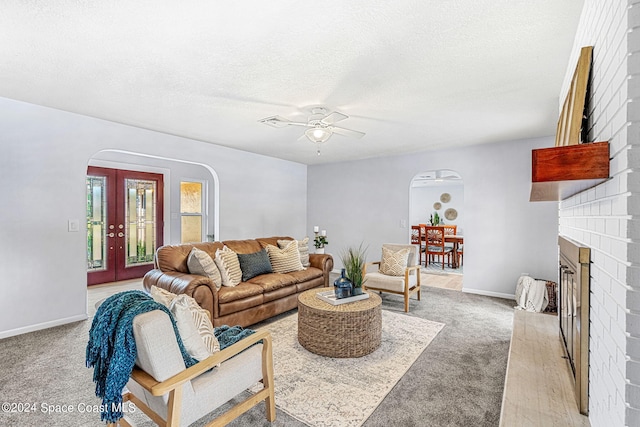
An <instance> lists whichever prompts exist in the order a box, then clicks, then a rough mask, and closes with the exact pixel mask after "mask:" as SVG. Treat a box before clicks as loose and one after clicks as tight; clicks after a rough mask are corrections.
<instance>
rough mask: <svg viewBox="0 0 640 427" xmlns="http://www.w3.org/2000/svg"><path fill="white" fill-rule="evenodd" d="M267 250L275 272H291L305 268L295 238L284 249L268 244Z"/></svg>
mask: <svg viewBox="0 0 640 427" xmlns="http://www.w3.org/2000/svg"><path fill="white" fill-rule="evenodd" d="M266 250H267V253H268V254H269V260H270V261H271V268H273V271H274V273H289V272H290V271H298V270H302V269H303V268H304V267H303V266H302V263H301V262H300V252H298V242H297V241H295V240H292V241H291V242H289V244H288V245H287V246H286V247H285V248H283V249H280V248H278V247H277V246H273V245H267V247H266Z"/></svg>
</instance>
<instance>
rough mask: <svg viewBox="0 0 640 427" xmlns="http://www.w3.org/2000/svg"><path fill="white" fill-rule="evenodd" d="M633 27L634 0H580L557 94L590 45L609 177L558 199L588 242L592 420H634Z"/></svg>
mask: <svg viewBox="0 0 640 427" xmlns="http://www.w3.org/2000/svg"><path fill="white" fill-rule="evenodd" d="M627 3H628V4H627ZM639 28H640V4H639V2H638V0H630V1H628V2H626V1H625V2H622V1H621V2H602V1H596V0H586V1H585V7H584V11H583V14H582V17H581V19H580V24H579V27H578V31H577V35H576V39H575V44H574V48H573V53H572V56H571V61H570V62H569V66H568V67H567V76H566V78H565V83H564V88H563V90H562V93H561V95H560V100H561V101H563V100H564V98H565V96H566V93H567V88H568V86H569V81H570V78H571V76H572V74H573V71H574V69H575V64H576V63H577V58H578V55H579V49H580V48H581V47H583V46H590V45H592V46H594V50H593V69H592V81H591V86H592V95H591V105H590V110H589V122H590V126H591V129H590V132H589V140H590V141H609V143H610V157H611V168H610V176H611V179H610V180H609V181H607V182H605V183H603V184H601V185H599V186H597V187H595V188H593V189H590V190H587V191H585V192H582V193H580V194H578V195H576V196H574V197H571V198H569V199H567V200H564V201H562V203H561V204H560V232H561V233H562V234H564V235H567V236H569V237H571V238H573V239H574V240H577V241H578V242H580V243H582V244H584V245H586V246H589V247H591V301H590V307H591V318H590V332H589V337H590V347H589V357H590V360H589V419H590V421H591V425H592V426H593V427H597V426H612V425H616V426H623V425H626V426H639V425H640V220H639V219H638V218H640V216H639V215H640V170H639V168H640V139H639V135H640V110H639V109H638V104H639V103H640V82H639V81H638V80H639V77H640V30H639Z"/></svg>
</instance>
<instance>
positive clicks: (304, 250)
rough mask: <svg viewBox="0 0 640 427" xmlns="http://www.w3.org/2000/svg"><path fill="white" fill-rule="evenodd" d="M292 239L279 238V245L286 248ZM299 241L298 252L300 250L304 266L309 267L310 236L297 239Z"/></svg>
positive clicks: (301, 261)
mask: <svg viewBox="0 0 640 427" xmlns="http://www.w3.org/2000/svg"><path fill="white" fill-rule="evenodd" d="M289 242H291V240H278V247H279V248H280V249H284V248H285V247H286V246H287V245H288V244H289ZM296 242H297V243H298V252H300V263H302V266H303V267H309V237H305V238H304V239H302V240H296Z"/></svg>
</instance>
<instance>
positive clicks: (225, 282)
mask: <svg viewBox="0 0 640 427" xmlns="http://www.w3.org/2000/svg"><path fill="white" fill-rule="evenodd" d="M214 261H215V262H216V265H217V266H218V270H220V276H221V277H222V286H236V285H237V284H238V283H240V282H241V281H242V270H240V261H238V255H237V254H236V253H235V252H233V251H232V250H231V249H229V248H228V247H226V246H224V247H223V248H222V249H218V250H217V251H216V257H215V259H214Z"/></svg>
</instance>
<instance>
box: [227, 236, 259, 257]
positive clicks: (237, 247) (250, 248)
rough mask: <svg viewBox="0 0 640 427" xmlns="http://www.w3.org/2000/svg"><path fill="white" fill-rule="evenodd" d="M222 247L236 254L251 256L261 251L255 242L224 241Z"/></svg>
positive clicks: (250, 240) (249, 240)
mask: <svg viewBox="0 0 640 427" xmlns="http://www.w3.org/2000/svg"><path fill="white" fill-rule="evenodd" d="M223 243H224V245H225V246H226V247H228V248H229V249H231V250H232V251H234V252H235V253H237V254H252V253H254V252H258V251H259V250H260V249H262V246H261V245H260V243H259V242H258V241H257V240H252V239H247V240H225V241H224V242H223Z"/></svg>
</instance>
